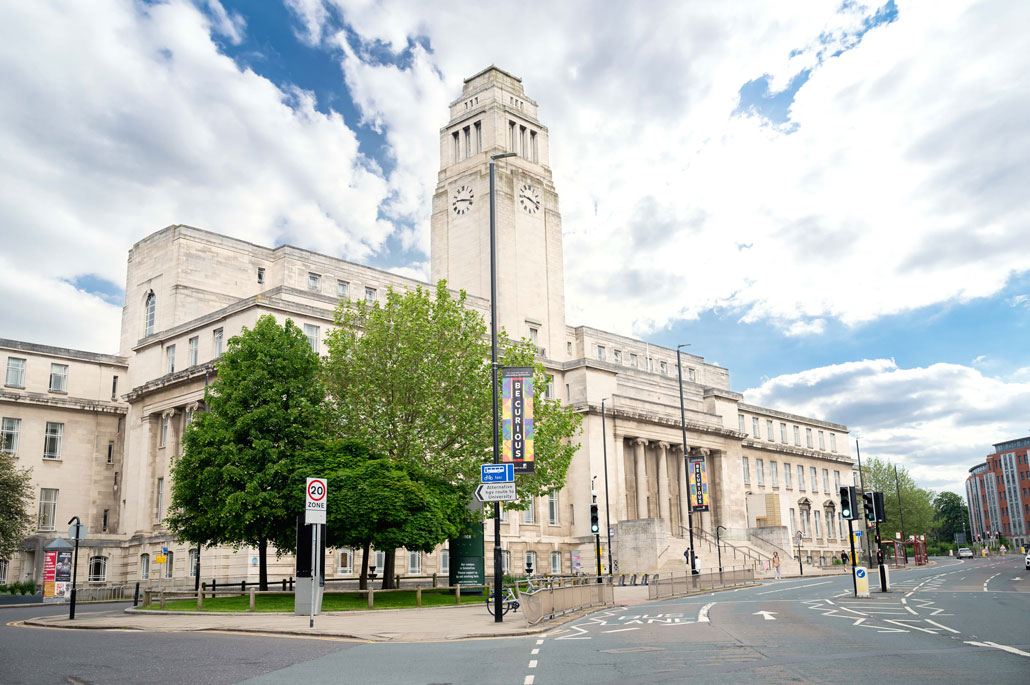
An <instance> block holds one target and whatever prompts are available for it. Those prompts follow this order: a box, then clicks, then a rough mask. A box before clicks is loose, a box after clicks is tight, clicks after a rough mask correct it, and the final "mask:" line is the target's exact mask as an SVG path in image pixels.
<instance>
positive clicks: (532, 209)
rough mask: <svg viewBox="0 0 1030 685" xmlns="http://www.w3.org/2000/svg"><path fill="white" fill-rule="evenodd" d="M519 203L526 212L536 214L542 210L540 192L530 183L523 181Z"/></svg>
mask: <svg viewBox="0 0 1030 685" xmlns="http://www.w3.org/2000/svg"><path fill="white" fill-rule="evenodd" d="M519 205H521V206H522V209H523V210H524V211H525V212H527V213H529V214H536V213H537V212H539V211H540V192H539V191H537V189H536V188H534V187H533V186H531V185H529V184H528V183H523V184H522V187H521V188H519Z"/></svg>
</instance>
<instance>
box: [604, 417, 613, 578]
mask: <svg viewBox="0 0 1030 685" xmlns="http://www.w3.org/2000/svg"><path fill="white" fill-rule="evenodd" d="M607 401H608V398H607V397H606V398H604V399H603V400H601V451H602V452H603V453H604V524H605V525H606V526H607V527H608V575H609V576H611V575H612V574H613V573H615V570H614V568H613V567H612V514H611V509H609V508H608V435H607V432H606V430H605V427H604V403H605V402H607Z"/></svg>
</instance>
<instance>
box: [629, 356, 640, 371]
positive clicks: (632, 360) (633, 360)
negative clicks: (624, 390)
mask: <svg viewBox="0 0 1030 685" xmlns="http://www.w3.org/2000/svg"><path fill="white" fill-rule="evenodd" d="M629 365H630V366H632V367H633V368H634V369H635V368H637V367H639V366H640V361H639V360H638V359H637V355H635V354H633V353H632V352H630V353H629Z"/></svg>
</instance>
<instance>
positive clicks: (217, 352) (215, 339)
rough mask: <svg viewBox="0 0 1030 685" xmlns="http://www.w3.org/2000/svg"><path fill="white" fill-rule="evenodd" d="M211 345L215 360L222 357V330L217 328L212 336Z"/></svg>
mask: <svg viewBox="0 0 1030 685" xmlns="http://www.w3.org/2000/svg"><path fill="white" fill-rule="evenodd" d="M211 343H212V347H213V350H214V356H215V359H217V358H218V357H221V356H222V329H221V328H216V329H215V330H214V331H213V332H212V334H211Z"/></svg>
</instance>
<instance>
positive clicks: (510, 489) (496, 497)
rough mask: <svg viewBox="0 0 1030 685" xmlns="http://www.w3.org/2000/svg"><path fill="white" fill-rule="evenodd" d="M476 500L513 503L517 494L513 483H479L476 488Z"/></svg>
mask: <svg viewBox="0 0 1030 685" xmlns="http://www.w3.org/2000/svg"><path fill="white" fill-rule="evenodd" d="M476 499H477V500H479V501H480V502H514V501H515V500H517V499H518V494H517V493H516V492H515V483H480V484H479V485H478V486H476Z"/></svg>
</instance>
